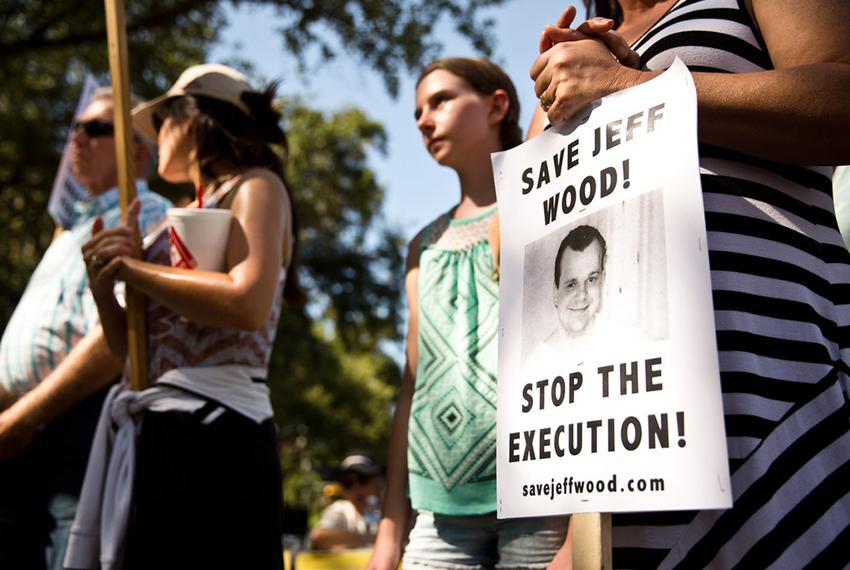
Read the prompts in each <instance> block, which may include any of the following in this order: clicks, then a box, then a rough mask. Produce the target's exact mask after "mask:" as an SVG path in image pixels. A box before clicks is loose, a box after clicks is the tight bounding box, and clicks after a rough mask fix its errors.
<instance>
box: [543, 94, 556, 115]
mask: <svg viewBox="0 0 850 570" xmlns="http://www.w3.org/2000/svg"><path fill="white" fill-rule="evenodd" d="M552 103H553V102H552V101H550V100H549V97H547V96H546V93H544V94H543V95H541V96H540V107H541V108H542V109H543V110H544V111H548V110H549V107H551V106H552Z"/></svg>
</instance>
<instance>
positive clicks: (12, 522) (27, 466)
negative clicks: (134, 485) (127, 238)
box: [0, 89, 170, 570]
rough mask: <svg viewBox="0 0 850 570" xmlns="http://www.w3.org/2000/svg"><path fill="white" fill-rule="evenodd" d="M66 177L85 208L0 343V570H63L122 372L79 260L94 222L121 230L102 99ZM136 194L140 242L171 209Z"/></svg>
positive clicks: (145, 161) (45, 260)
mask: <svg viewBox="0 0 850 570" xmlns="http://www.w3.org/2000/svg"><path fill="white" fill-rule="evenodd" d="M135 143H136V144H135V145H134V151H135V154H134V156H133V160H134V165H135V172H136V173H139V174H144V173H147V172H148V166H149V162H150V157H151V148H150V145H149V144H148V143H146V142H145V141H143V140H142V139H141V138H140V137H138V136H137V137H136V141H135ZM71 170H72V172H73V174H74V177H75V178H76V179H77V180H79V181H80V183H81V184H82V185H83V186H85V187H86V189H87V190H88V192H89V194H90V195H91V197H90V199H88V200H85V201H83V202H79V203H77V204H76V205H75V207H74V213H75V216H76V218H75V220H74V222H73V225H72V226H71V227H70V228H67V229H65V230H64V231H62V232H59V233H57V235H56V237H55V239H54V241H53V242H52V243H51V245H50V247H49V248H48V249H47V251H46V252H45V254H44V256H43V257H42V259H41V261H40V263H39V265H38V267H37V268H36V270H35V272H34V273H33V274H32V276H31V277H30V282H29V284H28V285H27V288H26V290H25V291H24V294H23V296H22V298H21V300H20V302H19V304H18V306H17V307H16V308H15V312H14V314H13V315H12V318H11V319H10V320H9V322H8V323H7V325H6V329H5V331H4V333H3V338H2V341H0V568H33V569H46V568H50V569H51V570H52V569H54V568H62V560H63V558H64V555H65V546H66V542H67V537H68V531H69V529H70V525H71V522H72V521H73V518H74V514H75V512H76V507H77V500H78V496H79V492H80V488H81V486H82V480H83V475H84V473H85V467H86V462H87V459H88V453H89V449H90V446H91V440H92V436H93V434H94V427H95V424H96V422H97V417H98V415H99V412H100V407H101V405H102V403H103V398H104V396H105V393H106V390H107V389H108V386H109V385H110V384H112V383H113V382H114V381H115V380H116V379H117V378H118V377H119V375H120V373H121V370H122V367H123V363H122V362H121V361H119V360H118V359H117V358H116V357H114V356H113V355H112V354H111V353H110V352H109V348H108V346H107V344H106V341H105V339H104V337H103V332H102V330H101V328H100V326H99V323H98V316H97V310H96V308H95V305H94V301H93V299H92V296H91V293H90V291H89V287H88V276H87V273H86V266H85V263H84V261H83V259H82V256H81V255H80V248H81V247H82V244H83V243H85V242H86V241H87V240H88V239H89V238H90V237H91V234H92V227H93V226H94V224H95V223H97V224H98V225H101V224H102V225H103V226H105V227H114V226H117V225H118V224H119V221H120V219H119V218H120V212H119V206H118V188H117V187H116V184H117V180H118V164H117V158H116V154H115V138H114V127H113V104H112V95H111V91H110V90H109V89H103V90H99V91H98V92H96V93H95V96H94V98H93V101H92V102H91V104H89V105H88V107H87V108H86V109H85V110H84V111H83V112H82V113H81V115H80V117H79V120H78V121H77V122H76V123H75V124H74V126H73V134H72V137H71ZM136 189H137V193H138V196H139V199H140V201H141V203H142V211H141V214H140V227H141V228H142V230H143V231H144V230H146V229H150V228H152V227H153V226H155V225H157V224H158V223H159V222H160V221H161V220H162V219H163V218H164V217H165V211H166V209H167V208H168V207H169V206H170V203H169V202H168V201H167V200H166V199H165V198H162V197H161V196H159V195H157V194H154V193H153V192H150V191H149V190H148V188H147V185H146V184H145V182H144V181H141V180H140V181H137V183H136ZM45 213H46V212H45ZM96 220H101V221H97V222H96Z"/></svg>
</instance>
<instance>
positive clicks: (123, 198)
mask: <svg viewBox="0 0 850 570" xmlns="http://www.w3.org/2000/svg"><path fill="white" fill-rule="evenodd" d="M104 7H105V8H106V37H107V42H108V46H109V73H110V74H111V75H112V100H113V105H114V106H113V109H114V119H113V121H114V123H115V152H116V155H117V159H118V190H119V196H120V205H121V215H122V218H123V217H125V216H126V214H127V208H128V207H129V206H130V203H131V202H132V201H133V199H134V198H135V197H136V173H135V172H134V170H135V169H134V164H133V156H134V152H133V124H132V122H131V119H130V74H129V71H128V69H129V68H128V65H127V30H126V28H125V24H124V0H104ZM133 256H134V257H136V258H140V257H141V244H140V243H139V241H138V240H136V246H135V251H134V252H133ZM125 297H126V300H127V348H128V356H129V358H130V385H131V388H132V389H133V390H144V389H145V388H147V384H148V373H147V356H146V350H145V349H146V343H147V337H146V335H145V313H144V308H145V305H144V296H143V295H142V294H141V293H140V292H139V291H137V290H135V289H133V288H132V287H130V286H129V285H128V286H127V290H126V293H125Z"/></svg>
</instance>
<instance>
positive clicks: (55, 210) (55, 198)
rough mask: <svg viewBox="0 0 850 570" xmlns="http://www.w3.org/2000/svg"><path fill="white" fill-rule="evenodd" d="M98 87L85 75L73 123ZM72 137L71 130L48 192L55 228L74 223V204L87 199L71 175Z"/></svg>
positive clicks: (83, 190) (48, 209)
mask: <svg viewBox="0 0 850 570" xmlns="http://www.w3.org/2000/svg"><path fill="white" fill-rule="evenodd" d="M98 87H99V85H98V84H97V81H95V79H94V77H92V76H91V75H86V79H85V82H84V83H83V90H82V92H81V93H80V100H79V102H78V103H77V109H76V111H74V122H76V121H77V119H78V118H79V117H80V113H82V112H83V110H84V109H85V108H86V107H88V104H89V103H90V102H91V99H92V97H94V92H95V91H97V88H98ZM72 124H73V123H72ZM72 136H74V130H73V129H71V130H69V131H68V137H67V138H66V139H65V148H64V149H63V150H62V159H61V160H60V161H59V169H58V170H57V171H56V177H55V178H54V179H53V188H52V189H51V191H50V199H49V200H48V202H47V211H48V213H49V214H50V217H51V218H53V221H54V222H56V225H57V226H61V227H63V228H65V229H68V228H70V227H71V226H72V225H73V223H74V204H75V203H77V202H81V201H83V200H87V199H88V198H89V193H88V191H87V190H86V189H85V187H84V186H83V185H82V184H80V182H79V181H78V180H77V179H76V178H74V175H73V174H71V137H72Z"/></svg>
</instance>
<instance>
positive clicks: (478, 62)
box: [416, 57, 522, 150]
mask: <svg viewBox="0 0 850 570" xmlns="http://www.w3.org/2000/svg"><path fill="white" fill-rule="evenodd" d="M438 69H443V70H445V71H448V72H449V73H452V74H454V75H457V76H458V77H460V78H461V79H463V80H464V81H466V82H467V83H469V85H470V87H472V88H473V89H474V90H475V91H477V92H478V93H480V94H482V95H492V94H493V93H494V92H495V91H496V89H504V90H505V93H507V94H508V112H507V113H506V114H505V118H504V119H502V126H501V132H500V139H501V141H502V150H508V149H509V148H513V147H515V146H517V145H518V144H520V143H521V142H522V129H521V128H520V126H519V97H517V92H516V87H514V83H513V81H511V78H510V77H508V74H507V73H505V71H504V70H503V69H502V68H501V67H499V66H498V65H496V64H495V63H493V62H492V61H490V60H489V59H485V58H483V57H447V58H445V59H438V60H436V61H433V62H431V63H430V64H429V65H428V66H427V67H426V68H425V69H423V70H422V73H420V74H419V79H417V80H416V85H417V86H418V85H419V84H420V83H421V82H422V80H423V79H425V76H426V75H428V74H429V73H431V72H433V71H436V70H438Z"/></svg>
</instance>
